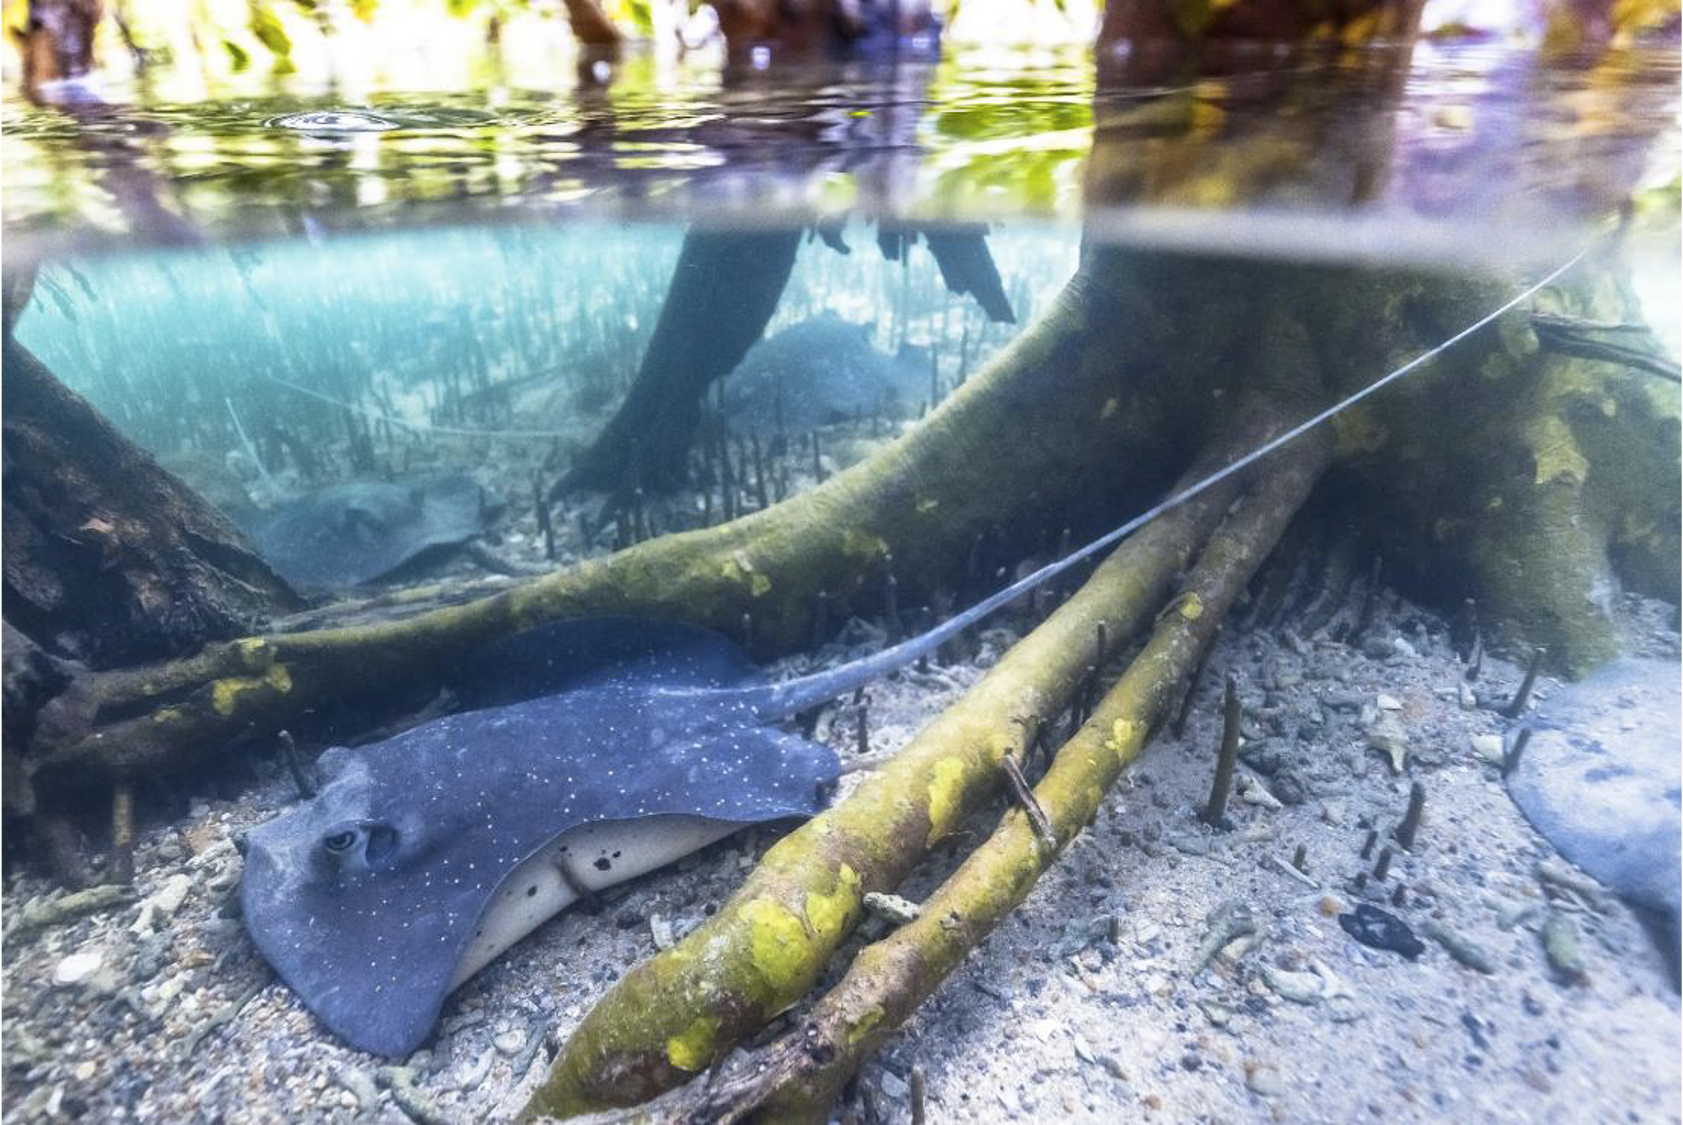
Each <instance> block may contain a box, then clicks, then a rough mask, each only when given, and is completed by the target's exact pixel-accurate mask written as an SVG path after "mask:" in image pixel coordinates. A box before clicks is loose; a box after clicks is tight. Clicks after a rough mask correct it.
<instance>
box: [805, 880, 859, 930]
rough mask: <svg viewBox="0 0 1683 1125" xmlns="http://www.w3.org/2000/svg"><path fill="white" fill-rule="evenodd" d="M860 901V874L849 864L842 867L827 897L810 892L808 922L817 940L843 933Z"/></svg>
mask: <svg viewBox="0 0 1683 1125" xmlns="http://www.w3.org/2000/svg"><path fill="white" fill-rule="evenodd" d="M858 900H859V873H858V872H857V871H855V870H853V868H851V867H849V866H848V865H847V864H845V863H844V864H842V865H841V870H840V871H839V872H838V873H837V875H836V885H835V887H834V889H832V890H831V891H830V893H829V894H827V895H821V894H819V893H818V892H817V891H809V892H808V893H807V896H806V922H807V925H809V926H811V927H812V934H813V936H814V937H816V938H820V939H824V938H829V937H834V936H836V935H838V934H840V933H841V931H842V927H843V926H844V925H846V923H847V916H848V915H849V914H850V913H852V911H853V905H854V903H856V902H857V901H858Z"/></svg>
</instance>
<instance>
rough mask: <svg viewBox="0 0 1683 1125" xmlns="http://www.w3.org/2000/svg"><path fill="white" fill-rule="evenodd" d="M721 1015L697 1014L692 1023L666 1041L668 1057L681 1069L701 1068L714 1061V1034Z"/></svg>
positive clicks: (717, 1028)
mask: <svg viewBox="0 0 1683 1125" xmlns="http://www.w3.org/2000/svg"><path fill="white" fill-rule="evenodd" d="M718 1030H719V1017H717V1016H697V1017H696V1018H695V1019H694V1020H692V1021H690V1025H689V1026H688V1027H686V1028H684V1030H683V1031H681V1032H679V1033H678V1034H677V1035H674V1036H672V1037H671V1038H670V1039H668V1040H667V1041H666V1057H667V1059H669V1060H670V1061H671V1063H672V1065H673V1066H675V1067H677V1068H678V1069H679V1070H700V1069H702V1068H703V1067H705V1066H706V1065H707V1064H708V1063H710V1062H712V1061H713V1036H714V1035H715V1034H716V1033H717V1032H718Z"/></svg>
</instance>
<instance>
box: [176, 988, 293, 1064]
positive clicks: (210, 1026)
mask: <svg viewBox="0 0 1683 1125" xmlns="http://www.w3.org/2000/svg"><path fill="white" fill-rule="evenodd" d="M271 979H272V974H271V973H270V972H269V971H268V969H267V968H265V969H264V970H263V975H262V976H261V977H259V978H258V979H257V980H256V981H255V982H253V983H252V984H251V985H250V986H249V987H247V988H246V990H245V991H244V992H242V993H240V994H239V996H238V997H236V998H235V999H234V1001H233V1002H232V1003H230V1004H228V1005H226V1006H224V1007H223V1008H222V1009H221V1010H220V1011H218V1012H216V1013H214V1014H213V1015H212V1016H211V1017H210V1018H209V1019H208V1020H206V1021H205V1022H204V1023H201V1024H200V1025H199V1026H198V1027H196V1028H194V1029H193V1031H192V1034H190V1035H188V1036H187V1038H186V1039H185V1040H184V1041H183V1042H182V1044H181V1062H182V1064H183V1065H185V1064H186V1063H187V1062H188V1061H190V1060H191V1059H192V1057H193V1052H195V1051H197V1050H198V1049H199V1044H200V1043H203V1042H204V1041H205V1040H206V1039H207V1038H209V1036H210V1035H211V1034H212V1033H213V1032H216V1031H219V1030H221V1029H222V1028H223V1027H226V1026H227V1025H228V1024H231V1023H233V1022H234V1020H235V1019H237V1018H238V1017H239V1014H240V1013H241V1012H242V1011H244V1010H245V1006H246V1005H247V1004H249V1003H251V1001H252V999H253V998H254V997H255V996H256V995H257V994H258V993H259V992H262V991H263V990H264V989H265V988H267V987H268V986H269V981H270V980H271Z"/></svg>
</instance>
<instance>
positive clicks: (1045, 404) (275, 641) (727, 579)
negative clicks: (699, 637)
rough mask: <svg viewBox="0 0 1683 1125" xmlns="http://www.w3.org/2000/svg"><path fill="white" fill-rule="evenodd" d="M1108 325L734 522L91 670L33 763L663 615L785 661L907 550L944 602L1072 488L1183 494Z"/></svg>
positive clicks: (120, 761) (1160, 401)
mask: <svg viewBox="0 0 1683 1125" xmlns="http://www.w3.org/2000/svg"><path fill="white" fill-rule="evenodd" d="M1098 319H1099V318H1097V317H1095V316H1094V314H1093V311H1092V298H1091V295H1090V293H1089V291H1088V289H1087V288H1086V287H1085V286H1084V285H1082V284H1081V283H1080V282H1079V280H1078V281H1077V282H1074V283H1072V284H1071V285H1070V286H1069V287H1068V288H1067V289H1066V290H1065V291H1064V293H1063V294H1062V295H1061V296H1060V298H1059V299H1058V300H1057V301H1056V302H1055V303H1054V304H1053V305H1052V306H1051V307H1050V308H1049V310H1048V312H1047V313H1046V314H1045V315H1044V316H1043V317H1042V318H1041V319H1040V320H1039V321H1038V322H1037V323H1036V324H1035V325H1034V326H1032V327H1030V328H1029V329H1027V330H1026V331H1025V332H1024V333H1022V334H1021V335H1020V336H1019V337H1018V338H1017V339H1016V340H1015V341H1014V342H1013V343H1012V344H1011V345H1009V346H1008V347H1007V348H1005V349H1004V350H1003V351H1002V352H1001V353H1000V354H999V355H998V356H997V357H996V358H995V360H994V361H993V362H992V363H991V364H990V365H988V367H987V368H985V369H984V370H983V371H981V372H978V373H977V374H976V375H974V376H972V377H971V378H970V379H969V380H967V381H966V383H965V384H964V386H963V387H961V388H960V389H959V390H958V391H957V392H956V393H954V394H953V395H951V396H950V397H949V398H948V399H947V400H946V401H945V402H944V403H943V404H942V406H941V408H940V409H939V410H937V411H936V412H935V413H934V414H932V415H931V416H930V417H929V418H928V419H926V420H925V421H924V422H923V423H922V424H921V425H919V426H918V427H917V428H915V429H914V430H912V431H910V432H908V433H907V434H906V435H904V436H903V437H901V438H900V439H898V440H896V441H895V442H893V443H891V444H890V445H888V446H886V447H885V448H883V449H882V450H880V451H878V452H877V453H876V454H875V455H873V456H872V457H871V458H869V459H868V460H866V461H864V462H861V463H860V464H858V465H855V466H853V467H852V468H850V469H848V470H847V471H845V472H842V473H839V474H837V475H836V476H835V477H833V478H831V479H830V480H828V481H826V482H825V483H824V484H823V485H821V486H819V487H817V488H815V489H814V490H812V491H811V492H808V493H804V494H802V495H800V496H796V497H793V498H791V499H790V500H788V501H786V502H784V503H782V504H779V505H776V506H774V507H772V508H770V509H767V510H765V511H761V512H756V513H754V514H753V515H750V516H747V517H744V518H742V519H739V520H736V521H734V522H732V523H729V524H725V525H721V526H718V527H713V528H708V529H705V530H701V531H694V532H687V533H683V534H678V535H669V536H664V537H662V538H659V539H655V540H650V541H648V542H645V543H642V544H639V545H638V546H636V547H633V548H631V549H629V550H626V551H622V552H619V553H617V554H615V555H613V556H610V557H608V558H605V559H601V560H592V561H589V562H586V563H584V564H581V565H579V566H576V567H571V568H568V569H565V570H561V571H557V572H556V573H554V574H550V575H546V576H544V577H542V578H538V579H535V580H533V581H530V582H527V583H524V584H522V585H520V586H517V587H514V588H511V589H508V590H505V591H503V592H500V593H497V594H495V595H492V596H489V597H485V598H481V599H477V600H474V601H470V602H467V603H466V604H463V605H456V606H448V607H444V608H440V609H437V610H433V611H430V612H427V613H422V614H418V615H416V616H413V617H410V618H407V619H405V620H401V621H392V622H383V623H376V624H369V625H355V626H348V627H343V628H330V629H319V630H314V631H305V632H297V633H284V634H276V635H270V636H258V637H249V638H246V639H243V640H238V641H233V642H229V643H217V644H211V645H208V646H206V647H205V648H204V649H203V650H202V651H201V652H199V653H198V654H197V655H194V656H191V657H187V658H184V659H181V660H177V661H174V662H171V663H166V664H159V665H152V666H145V667H140V668H134V669H124V670H116V671H111V672H107V673H100V674H94V675H84V676H82V677H80V678H79V679H78V680H77V681H76V682H75V683H73V684H72V685H71V687H70V688H69V689H67V690H66V691H65V692H64V693H62V694H61V695H60V696H59V697H58V698H57V699H55V700H53V701H52V702H51V703H49V704H48V705H47V707H46V708H45V709H44V710H43V712H42V717H41V723H40V725H39V728H38V729H37V731H36V736H35V738H34V740H33V741H32V744H31V746H30V754H29V758H28V762H29V769H30V771H31V773H32V776H33V778H34V779H35V781H36V783H37V784H39V785H41V786H44V787H51V786H54V785H62V786H71V787H83V786H86V785H87V784H89V783H90V782H104V781H109V780H111V779H113V778H118V777H123V776H132V775H135V774H140V773H148V772H154V771H164V770H170V769H179V768H182V767H185V766H188V765H191V764H193V763H195V762H199V761H202V760H204V759H206V758H208V757H211V756H214V755H217V754H222V753H227V752H229V750H230V748H231V747H238V746H240V745H244V744H252V743H255V744H260V745H265V746H271V745H273V744H274V743H273V739H274V736H275V734H276V732H278V731H279V730H281V729H291V730H293V731H294V732H295V733H298V734H300V735H303V734H304V733H305V732H306V731H308V730H309V729H311V722H312V718H314V719H315V720H316V721H317V723H318V726H319V722H320V717H321V716H322V715H324V714H327V713H329V712H330V711H332V710H333V709H334V708H342V707H345V706H346V705H353V704H354V705H357V706H359V707H361V708H362V710H363V712H366V711H367V710H368V709H369V705H370V704H371V703H379V702H382V701H386V700H389V699H391V697H393V696H394V695H396V694H398V693H400V692H407V693H408V698H410V699H413V697H414V696H415V695H416V694H417V693H419V694H422V695H425V694H427V693H430V692H431V691H432V690H433V689H435V688H436V687H437V686H438V685H440V684H441V683H443V682H444V681H445V680H446V679H447V674H448V669H449V667H450V666H451V665H452V664H453V663H455V662H459V661H461V660H463V659H468V658H470V657H471V654H472V653H473V651H474V650H475V649H476V648H477V647H479V646H481V645H484V644H487V643H489V642H491V641H494V640H496V639H499V638H501V637H505V636H508V635H510V634H512V633H517V632H520V631H522V630H525V629H530V628H533V627H535V626H538V625H541V624H543V623H545V622H548V621H553V620H558V619H561V618H566V617H576V616H583V615H589V614H628V615H633V616H644V617H660V618H669V619H677V620H684V621H689V622H693V623H696V624H700V625H705V626H709V627H712V628H715V629H718V630H719V631H721V632H724V633H727V634H739V633H740V631H741V630H742V628H743V622H744V620H745V619H749V618H750V617H751V620H752V621H753V638H752V640H753V644H754V647H755V649H756V650H757V654H758V655H761V656H764V655H770V654H775V653H779V652H785V651H789V650H790V649H793V648H796V647H799V646H800V645H802V644H805V643H807V642H809V641H810V640H811V637H812V629H813V626H812V615H813V613H814V607H815V605H816V604H817V602H818V595H819V593H820V591H823V592H824V593H825V602H826V605H827V616H828V618H829V619H830V620H832V621H836V622H840V621H842V620H845V618H846V616H847V615H848V614H849V613H850V612H861V613H870V612H873V611H874V610H875V609H876V608H878V606H879V603H880V601H881V587H882V584H883V571H884V563H885V559H886V558H887V557H888V556H890V555H892V557H893V560H894V571H895V574H896V576H897V581H898V583H899V594H900V596H901V597H902V598H904V597H907V596H908V595H916V594H923V595H927V594H928V593H929V592H930V590H931V585H932V583H931V577H932V576H939V575H952V574H959V573H963V570H964V563H965V559H966V557H967V556H968V555H969V553H970V552H971V550H972V549H973V547H974V544H975V542H976V540H977V537H978V536H979V535H981V534H982V533H984V532H986V531H988V530H989V529H991V528H996V527H1005V528H1012V527H1017V528H1021V527H1022V526H1023V524H1024V523H1028V531H1029V535H1030V536H1032V534H1033V532H1035V531H1038V530H1039V528H1038V524H1037V522H1029V521H1025V520H1024V519H1023V518H1022V517H1023V514H1024V513H1028V512H1033V513H1035V518H1036V521H1038V520H1039V519H1041V518H1047V519H1059V520H1062V519H1064V518H1066V513H1067V511H1068V509H1069V507H1070V506H1071V505H1072V504H1075V503H1079V502H1083V501H1084V500H1086V498H1084V497H1082V496H1080V495H1072V494H1071V490H1069V489H1068V488H1066V487H1065V486H1064V485H1063V484H1062V483H1061V482H1068V481H1079V480H1085V479H1094V478H1098V479H1113V480H1121V481H1124V482H1125V484H1124V485H1123V486H1121V487H1119V488H1118V489H1117V490H1115V491H1116V494H1115V495H1114V496H1110V495H1107V496H1106V497H1105V498H1104V499H1105V500H1106V501H1107V502H1108V503H1107V504H1106V505H1105V509H1106V513H1107V516H1108V514H1109V512H1110V510H1111V507H1110V506H1111V504H1115V505H1117V506H1120V507H1123V508H1124V510H1125V506H1126V505H1128V504H1131V503H1136V502H1138V501H1139V500H1140V498H1141V497H1143V496H1145V495H1148V494H1149V493H1150V492H1151V491H1152V490H1154V489H1156V488H1160V487H1161V486H1162V485H1163V484H1164V483H1165V479H1164V478H1165V476H1166V474H1167V472H1168V471H1170V469H1171V467H1172V466H1173V464H1174V460H1173V459H1172V458H1171V457H1170V456H1169V452H1170V451H1171V450H1172V449H1173V447H1174V439H1175V438H1177V437H1178V433H1177V432H1176V431H1174V430H1173V428H1172V427H1170V426H1169V425H1168V424H1167V423H1166V421H1165V416H1166V413H1167V411H1168V409H1169V399H1168V395H1167V393H1165V392H1161V391H1158V392H1152V393H1144V392H1149V391H1150V390H1151V387H1152V383H1151V381H1150V380H1149V379H1147V378H1141V379H1139V380H1138V381H1137V382H1138V383H1139V389H1140V391H1141V392H1142V394H1141V399H1140V402H1139V403H1138V404H1137V405H1134V406H1130V407H1128V408H1126V409H1124V408H1123V407H1122V402H1121V399H1120V397H1119V395H1118V392H1117V390H1116V386H1115V368H1114V366H1113V365H1112V364H1108V363H1100V362H1098V361H1097V360H1096V359H1094V358H1093V351H1094V349H1093V348H1091V346H1090V345H1092V344H1093V342H1094V340H1108V339H1109V337H1110V333H1111V331H1112V329H1110V328H1108V327H1104V328H1095V327H1094V324H1093V322H1094V321H1095V320H1098ZM1013 435H1017V436H1013ZM1075 491H1076V492H1079V490H1075ZM1086 502H1089V503H1090V500H1086ZM1054 526H1055V525H1054ZM1025 545H1026V544H1024V543H1021V542H1012V543H1010V544H1008V545H1007V546H1008V547H1010V548H1013V549H1014V548H1017V547H1020V546H1025ZM362 721H363V724H364V725H365V726H366V725H371V724H369V723H368V721H367V717H366V714H364V715H363V717H362Z"/></svg>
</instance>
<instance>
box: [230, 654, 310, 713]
mask: <svg viewBox="0 0 1683 1125" xmlns="http://www.w3.org/2000/svg"><path fill="white" fill-rule="evenodd" d="M265 687H269V688H274V689H275V690H276V691H278V692H282V693H284V692H289V691H291V690H292V673H290V672H288V671H287V670H286V665H284V664H274V665H271V666H270V668H269V670H268V671H267V672H265V673H263V675H261V676H227V677H224V678H223V679H220V680H216V681H214V682H213V683H212V684H211V685H210V705H211V707H213V708H214V709H215V710H216V713H217V714H218V715H232V714H233V713H234V708H236V707H238V706H239V700H240V696H242V695H244V694H246V693H247V692H252V691H257V690H258V689H260V688H265Z"/></svg>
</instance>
